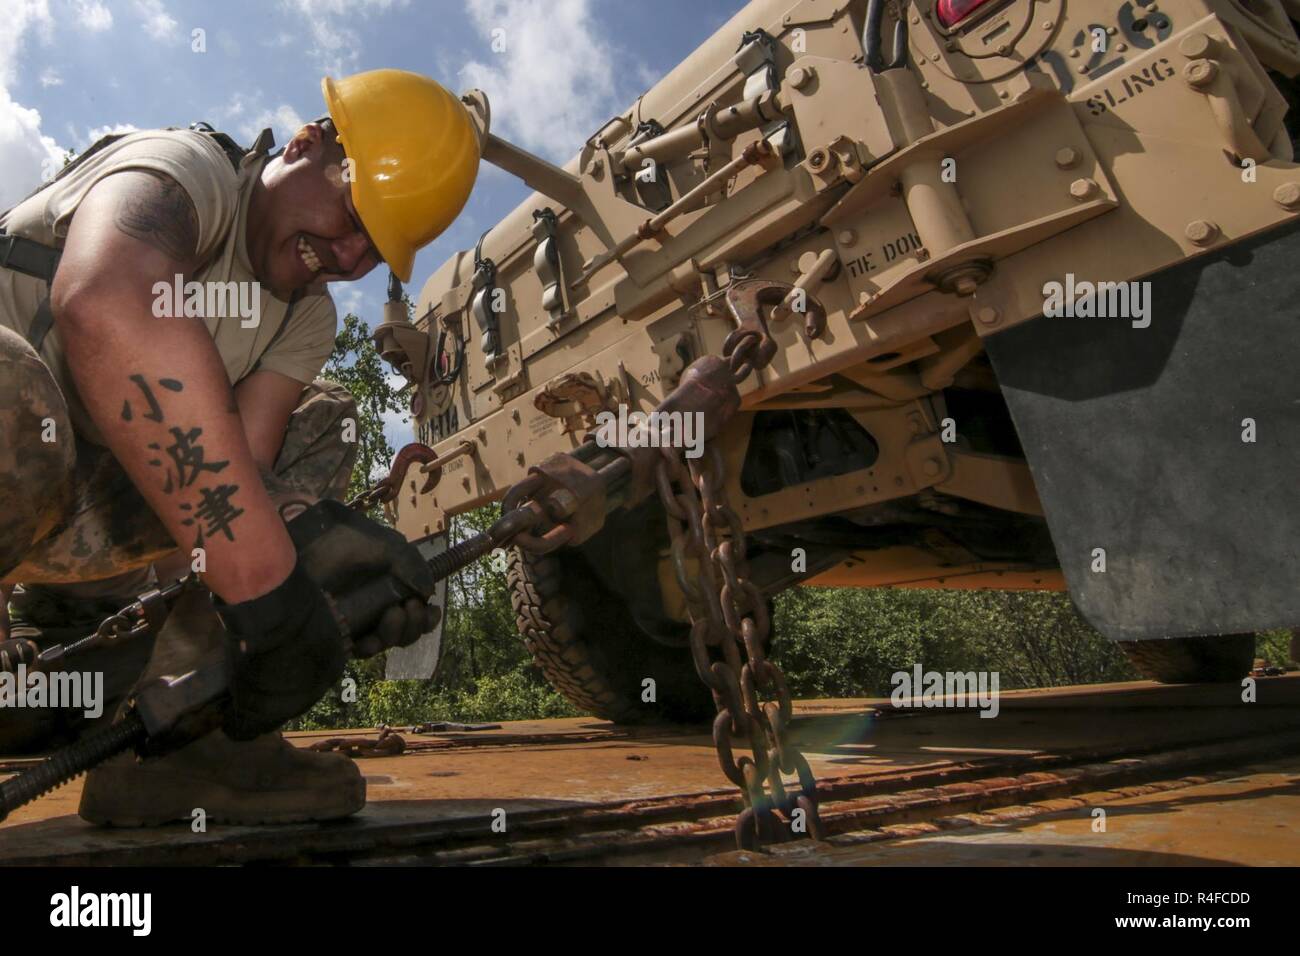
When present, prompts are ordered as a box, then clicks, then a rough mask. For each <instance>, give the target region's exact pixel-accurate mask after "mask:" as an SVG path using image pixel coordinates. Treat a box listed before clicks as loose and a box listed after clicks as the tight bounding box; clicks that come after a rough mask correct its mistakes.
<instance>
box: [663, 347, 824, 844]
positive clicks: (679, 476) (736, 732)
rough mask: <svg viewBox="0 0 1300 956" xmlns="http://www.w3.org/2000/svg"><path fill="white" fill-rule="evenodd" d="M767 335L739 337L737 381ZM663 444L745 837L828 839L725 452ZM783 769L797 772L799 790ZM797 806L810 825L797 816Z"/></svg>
mask: <svg viewBox="0 0 1300 956" xmlns="http://www.w3.org/2000/svg"><path fill="white" fill-rule="evenodd" d="M761 345H762V342H761V340H760V339H759V338H758V337H757V336H755V337H751V336H747V335H745V336H741V337H740V338H739V339H737V341H736V342H735V345H734V348H732V349H731V352H730V355H729V356H728V358H729V361H730V368H731V372H732V375H733V377H734V380H735V382H736V384H739V383H740V382H742V381H743V380H744V379H745V378H746V377H747V376H748V375H749V374H750V372H751V371H753V369H754V368H755V367H758V365H759V363H760V362H762V358H761V351H762V350H761ZM762 364H765V363H762ZM662 452H663V457H662V459H661V460H660V462H659V465H658V470H657V473H656V475H655V478H656V485H657V488H658V491H659V497H660V501H661V502H662V503H663V506H664V510H665V511H666V512H667V516H668V535H669V540H670V544H671V553H672V559H673V566H674V569H675V572H676V575H677V582H678V585H679V586H680V587H681V589H682V592H683V593H684V594H685V596H686V606H687V611H688V614H689V616H690V621H691V635H690V643H691V655H692V657H693V659H694V661H695V669H696V672H697V673H698V674H699V676H700V679H701V680H703V681H704V683H705V684H707V685H708V687H709V689H710V690H711V691H712V692H713V700H714V703H715V705H716V706H717V708H718V716H717V717H716V718H715V719H714V722H713V743H714V747H715V748H716V749H717V752H718V762H719V764H720V765H721V766H722V772H723V773H724V774H726V776H727V779H729V780H730V781H731V782H732V783H734V784H735V785H736V786H737V787H739V788H740V790H741V794H742V796H743V798H744V801H745V809H744V810H743V811H742V812H741V814H740V816H739V817H738V818H737V820H736V843H737V846H739V847H740V848H741V849H749V850H753V849H757V848H759V847H760V846H762V845H763V844H766V843H772V842H775V841H776V840H778V839H780V838H781V837H780V831H781V827H784V828H785V829H786V830H787V832H789V833H791V834H792V835H798V834H800V833H801V834H803V835H807V836H810V837H812V838H813V839H821V835H822V834H821V820H820V818H819V816H818V812H817V781H816V779H815V777H814V776H813V773H812V768H811V767H810V766H809V765H808V760H807V759H806V758H805V757H804V756H803V754H802V753H800V751H799V749H798V748H797V747H795V746H794V745H793V744H792V743H791V742H790V740H789V734H788V732H787V731H788V729H789V726H790V721H791V717H792V715H793V707H792V704H791V699H790V689H789V687H788V686H787V684H786V680H785V676H784V675H783V674H782V673H781V670H780V668H779V667H777V666H776V664H774V663H772V662H771V661H769V660H768V659H767V645H768V639H769V637H770V636H771V627H772V623H771V616H770V615H769V613H768V609H767V599H766V598H765V597H764V595H763V593H762V592H761V591H760V590H759V589H758V587H757V586H756V585H755V584H754V583H753V581H752V580H750V577H749V562H748V560H747V554H746V545H745V532H744V527H743V525H742V523H741V520H740V516H739V515H738V514H736V511H735V510H734V509H733V508H732V507H731V505H730V502H729V501H728V498H727V491H726V468H725V465H724V462H723V459H722V455H721V454H720V453H719V452H718V449H717V448H716V447H715V446H714V445H712V444H709V445H706V446H705V448H704V451H703V454H702V455H701V456H700V457H699V458H696V459H687V458H686V457H685V451H684V449H680V448H664V449H662ZM692 565H693V566H692ZM733 738H739V739H740V740H743V741H745V742H747V744H748V746H749V750H750V754H749V755H748V756H741V757H739V758H737V757H736V756H735V753H734V751H733ZM782 773H785V774H792V775H795V776H796V777H797V778H798V789H797V793H796V794H795V795H794V796H793V798H792V797H791V795H790V792H789V791H788V790H787V789H786V785H785V783H784V782H783V780H782V778H781V774H782ZM796 811H799V813H800V815H801V816H802V821H801V822H802V826H797V825H796V822H797V821H799V817H797V816H796Z"/></svg>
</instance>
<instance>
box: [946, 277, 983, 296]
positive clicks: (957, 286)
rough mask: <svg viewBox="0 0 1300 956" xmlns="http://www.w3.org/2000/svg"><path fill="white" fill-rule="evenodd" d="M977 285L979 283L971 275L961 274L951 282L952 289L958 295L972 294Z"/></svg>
mask: <svg viewBox="0 0 1300 956" xmlns="http://www.w3.org/2000/svg"><path fill="white" fill-rule="evenodd" d="M979 287H980V284H979V283H978V282H976V281H975V279H974V278H973V277H971V276H962V277H961V278H959V279H958V280H957V281H956V282H954V283H953V284H952V288H953V291H954V292H956V293H957V294H958V295H974V294H975V293H976V292H978V291H979Z"/></svg>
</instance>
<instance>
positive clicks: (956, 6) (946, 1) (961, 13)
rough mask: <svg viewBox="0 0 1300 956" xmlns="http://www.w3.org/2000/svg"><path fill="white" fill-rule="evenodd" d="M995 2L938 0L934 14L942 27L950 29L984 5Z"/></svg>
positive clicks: (988, 0)
mask: <svg viewBox="0 0 1300 956" xmlns="http://www.w3.org/2000/svg"><path fill="white" fill-rule="evenodd" d="M995 2H996V0H939V2H938V3H936V4H935V5H934V14H935V16H936V17H937V18H938V19H939V22H940V23H942V24H943V25H944V27H951V26H953V25H954V24H957V23H960V22H961V21H962V20H965V19H966V18H967V17H968V16H970V15H971V14H972V13H974V12H975V11H976V10H978V9H979V8H980V7H982V6H984V5H985V4H988V3H995Z"/></svg>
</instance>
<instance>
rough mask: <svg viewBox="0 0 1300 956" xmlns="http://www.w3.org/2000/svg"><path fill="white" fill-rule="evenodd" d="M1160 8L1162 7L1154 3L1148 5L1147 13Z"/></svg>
mask: <svg viewBox="0 0 1300 956" xmlns="http://www.w3.org/2000/svg"><path fill="white" fill-rule="evenodd" d="M1159 9H1160V8H1159V7H1158V6H1156V5H1155V4H1154V3H1153V4H1151V5H1150V6H1148V7H1147V13H1155V12H1156V11H1157V10H1159Z"/></svg>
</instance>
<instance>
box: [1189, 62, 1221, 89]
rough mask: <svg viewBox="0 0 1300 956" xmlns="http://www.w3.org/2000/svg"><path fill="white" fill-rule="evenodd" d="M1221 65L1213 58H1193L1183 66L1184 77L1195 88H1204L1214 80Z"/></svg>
mask: <svg viewBox="0 0 1300 956" xmlns="http://www.w3.org/2000/svg"><path fill="white" fill-rule="evenodd" d="M1218 73H1219V67H1218V65H1217V64H1215V62H1214V61H1213V60H1193V61H1192V62H1191V63H1188V64H1187V65H1186V66H1185V67H1183V79H1184V80H1186V81H1187V85H1188V86H1190V87H1192V88H1193V89H1197V90H1200V89H1204V88H1205V87H1207V86H1209V85H1210V84H1211V83H1213V82H1214V78H1215V76H1217V75H1218Z"/></svg>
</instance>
